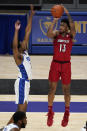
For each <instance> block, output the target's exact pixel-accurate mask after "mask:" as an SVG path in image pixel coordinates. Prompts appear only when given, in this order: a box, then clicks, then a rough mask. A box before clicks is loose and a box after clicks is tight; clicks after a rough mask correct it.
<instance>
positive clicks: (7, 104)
mask: <svg viewBox="0 0 87 131" xmlns="http://www.w3.org/2000/svg"><path fill="white" fill-rule="evenodd" d="M30 57H31V62H32V74H33V79H48V73H49V67H50V63H51V59H52V56H46V55H45V56H43V55H42V56H40V55H37V56H36V55H34V56H30ZM71 62H72V79H76V80H78V79H80V80H84V79H85V80H87V56H72V57H71ZM17 74H18V70H17V67H16V64H15V62H14V59H13V57H12V56H0V79H16V78H17ZM83 86H84V85H83ZM31 88H32V87H31ZM82 88H83V87H82ZM14 101H15V96H14V95H6V94H5V95H4V94H1V95H0V127H3V126H4V125H6V123H7V122H8V120H9V119H10V117H11V115H12V114H13V113H14V112H15V107H16V105H15V104H14ZM54 111H55V116H54V124H53V126H52V127H48V126H47V125H46V121H47V95H29V104H28V112H27V119H28V123H27V126H26V128H25V129H22V131H23V130H25V131H81V128H82V127H83V126H84V125H85V122H86V120H87V95H72V96H71V114H70V121H69V124H68V126H67V127H61V120H62V117H63V113H64V100H63V95H56V96H55V100H54Z"/></svg>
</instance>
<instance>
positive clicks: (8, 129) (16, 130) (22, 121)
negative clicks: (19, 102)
mask: <svg viewBox="0 0 87 131" xmlns="http://www.w3.org/2000/svg"><path fill="white" fill-rule="evenodd" d="M13 121H14V122H13V123H11V124H8V125H7V126H5V127H4V129H3V130H2V131H20V130H21V128H25V127H26V124H27V117H26V114H25V113H24V112H22V111H17V112H15V113H14V114H13Z"/></svg>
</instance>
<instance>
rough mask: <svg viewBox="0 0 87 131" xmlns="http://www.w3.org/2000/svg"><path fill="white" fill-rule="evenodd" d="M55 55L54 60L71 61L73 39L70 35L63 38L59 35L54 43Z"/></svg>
mask: <svg viewBox="0 0 87 131" xmlns="http://www.w3.org/2000/svg"><path fill="white" fill-rule="evenodd" d="M53 44H54V55H53V60H56V61H70V59H71V50H72V38H71V36H70V34H66V36H64V37H63V36H62V35H61V34H59V35H58V36H57V37H56V38H55V39H54V41H53Z"/></svg>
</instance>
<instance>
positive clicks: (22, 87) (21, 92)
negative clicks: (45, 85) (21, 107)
mask: <svg viewBox="0 0 87 131" xmlns="http://www.w3.org/2000/svg"><path fill="white" fill-rule="evenodd" d="M24 90H25V80H24V79H20V81H19V104H24Z"/></svg>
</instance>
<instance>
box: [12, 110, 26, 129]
mask: <svg viewBox="0 0 87 131" xmlns="http://www.w3.org/2000/svg"><path fill="white" fill-rule="evenodd" d="M13 120H14V123H15V124H17V125H18V126H19V127H20V128H25V126H26V124H27V117H26V114H25V113H24V112H22V111H17V112H15V113H14V115H13Z"/></svg>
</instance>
